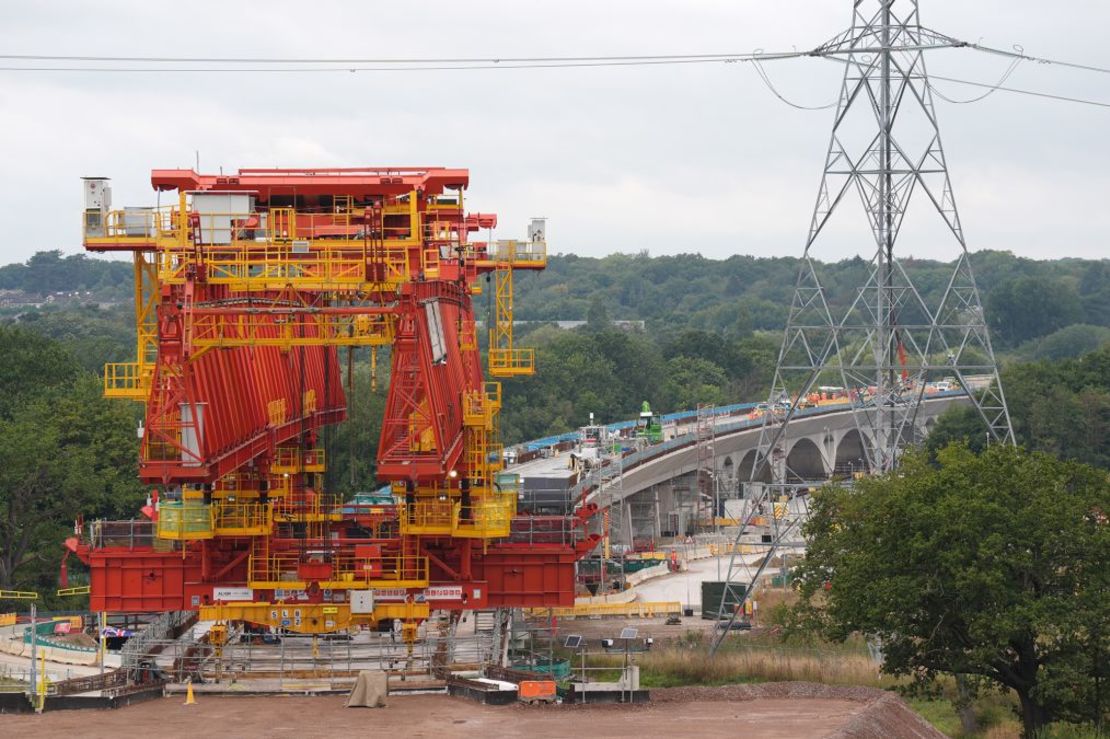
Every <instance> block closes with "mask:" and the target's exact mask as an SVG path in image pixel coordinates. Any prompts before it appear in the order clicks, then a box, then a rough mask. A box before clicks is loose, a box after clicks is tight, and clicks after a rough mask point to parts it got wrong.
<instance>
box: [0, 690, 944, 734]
mask: <svg viewBox="0 0 1110 739" xmlns="http://www.w3.org/2000/svg"><path fill="white" fill-rule="evenodd" d="M652 699H653V700H652V703H650V704H646V705H604V706H602V705H598V706H590V705H587V706H570V705H565V706H564V705H560V706H524V705H519V704H518V705H512V706H504V707H492V706H484V705H480V704H478V703H474V702H471V701H468V700H465V699H463V698H452V697H448V696H445V695H406V696H390V698H389V704H388V706H386V707H385V708H376V709H370V708H346V707H345V706H344V701H345V698H343V697H341V696H317V697H305V696H275V697H230V696H227V697H216V696H209V695H205V696H202V697H201V698H200V699H199V700H198V702H197V703H196V704H195V705H184V702H183V699H182V697H181V696H172V697H167V698H163V699H161V700H154V701H150V702H147V703H140V704H137V705H133V706H130V707H127V708H123V709H119V710H115V711H97V712H95V713H92V712H89V711H55V712H49V713H45V714H42V715H40V716H34V715H19V716H11V715H9V716H0V728H2V729H3V732H4V733H5V734H6V735H8V736H21V737H25V736H27V737H29V736H82V737H90V738H91V737H112V738H113V739H117V738H118V737H121V736H155V735H157V736H163V737H177V736H188V735H196V734H197V733H209V732H214V731H222V732H227V731H231V732H233V733H234V734H235V735H236V736H266V737H297V738H298V739H304V738H306V737H325V736H326V737H329V738H332V737H347V736H351V737H353V736H366V735H368V734H369V735H374V734H379V735H385V736H389V735H397V736H406V737H435V738H436V739H439V738H441V737H455V736H483V735H484V736H505V737H516V736H527V737H534V738H536V739H543V738H545V737H565V736H571V735H573V734H576V733H582V732H586V733H588V734H589V735H590V736H605V737H637V738H641V739H642V738H643V737H649V736H702V737H735V736H758V737H763V738H766V739H779V738H782V739H785V738H786V737H791V738H792V737H922V738H928V739H934V738H936V737H942V736H943V735H942V734H940V733H939V732H937V731H936V730H935V729H933V728H932V727H931V726H930V725H929V724H928V723H926V722H925V721H924V720H923V719H921V718H920V717H918V716H917V715H916V714H915V713H913V711H911V710H910V709H909V708H908V707H907V706H906V705H905V704H904V703H902V701H901V700H900V699H899V698H897V697H896V696H894V695H892V694H889V693H884V692H882V691H878V690H874V689H870V688H837V687H830V686H824V685H815V684H810V683H777V684H776V683H768V684H763V685H737V686H726V687H721V688H669V689H661V690H655V691H652Z"/></svg>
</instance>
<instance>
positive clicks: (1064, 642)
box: [794, 445, 1110, 737]
mask: <svg viewBox="0 0 1110 739" xmlns="http://www.w3.org/2000/svg"><path fill="white" fill-rule="evenodd" d="M1108 512H1110V480H1108V479H1107V476H1106V473H1105V472H1104V471H1101V470H1096V469H1094V468H1092V467H1089V466H1085V465H1080V464H1077V463H1073V462H1064V461H1060V460H1058V459H1056V458H1054V457H1052V456H1050V455H1047V454H1042V453H1031V452H1025V451H1023V450H1021V449H1018V448H1014V447H1009V446H1001V445H997V446H994V447H991V448H990V449H989V450H987V451H986V452H984V453H983V454H982V455H976V454H974V453H973V452H971V451H970V450H968V449H967V448H966V447H961V446H951V447H948V448H946V449H944V450H942V451H941V452H940V453H939V454H938V455H937V463H936V464H933V463H932V462H930V460H929V459H928V457H927V456H926V455H924V454H912V455H908V456H907V457H906V458H905V460H904V463H903V465H902V467H901V469H900V470H899V472H898V473H897V474H891V475H887V476H884V477H877V478H870V479H864V480H860V481H859V482H858V483H857V485H856V486H855V488H841V487H831V486H830V487H828V488H825V489H823V490H821V491H820V492H819V493H818V494H817V495H816V496H815V497H814V501H813V507H812V515H811V518H810V521H809V523H808V524H807V526H806V533H807V535H808V536H809V543H808V546H807V553H806V558H805V560H804V562H803V563H802V564H801V566H800V567H799V571H798V575H799V584H800V590H801V595H802V601H801V602H800V604H799V605H798V606H797V607H796V608H795V610H794V616H795V617H796V618H797V619H798V620H797V621H796V624H799V623H801V624H806V625H808V626H810V627H813V628H816V629H817V630H818V631H819V632H820V633H821V634H822V635H824V636H825V637H826V638H829V639H833V640H843V639H846V638H847V637H849V636H850V635H852V634H855V633H861V634H865V635H867V636H868V637H871V638H878V639H880V640H881V642H882V645H883V655H884V658H883V670H884V671H885V672H887V673H889V674H893V675H910V676H913V677H914V678H915V679H916V681H918V683H919V684H928V683H931V682H932V681H933V680H934V679H935V678H936V677H937V676H938V675H940V674H954V675H963V676H968V677H969V678H970V679H971V680H972V682H973V684H974V682H975V681H980V682H986V683H993V684H995V685H998V686H1003V687H1005V688H1009V689H1012V690H1013V691H1014V692H1015V693H1016V694H1017V696H1018V699H1019V700H1020V704H1021V718H1022V721H1023V723H1024V726H1025V731H1026V735H1027V736H1030V737H1031V736H1033V735H1034V733H1035V732H1036V731H1038V730H1039V729H1040V728H1041V727H1043V726H1044V725H1045V724H1046V723H1048V722H1050V721H1053V720H1057V719H1064V720H1070V721H1092V720H1097V719H1101V718H1102V717H1104V715H1105V713H1106V710H1107V706H1106V699H1105V698H1104V697H1103V696H1102V695H1101V692H1100V681H1101V680H1105V678H1106V676H1107V675H1106V672H1107V660H1108V659H1110V630H1108V629H1107V623H1106V614H1107V613H1110V568H1107V567H1106V563H1107V562H1108V561H1110V525H1108V523H1107V515H1108Z"/></svg>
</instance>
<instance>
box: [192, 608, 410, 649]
mask: <svg viewBox="0 0 1110 739" xmlns="http://www.w3.org/2000/svg"><path fill="white" fill-rule="evenodd" d="M429 613H430V609H429V607H428V604H427V603H409V602H399V603H378V604H375V605H374V610H373V611H372V612H371V613H357V614H356V613H351V606H350V604H349V603H248V602H242V603H225V604H221V605H214V606H201V608H200V619H201V620H202V621H218V622H220V623H227V622H230V621H247V622H249V623H252V624H260V625H262V626H269V627H271V628H275V629H285V630H286V631H291V632H293V633H296V634H331V633H335V632H337V631H345V630H347V629H350V628H351V627H354V626H363V625H365V626H375V625H376V624H377V623H378V622H380V621H383V620H388V621H392V620H393V619H400V620H401V621H403V622H404V627H403V630H402V636H404V638H405V639H406V640H407V639H408V638H409V636H410V635H409V633H408V631H407V629H408V628H409V625H410V624H411V628H412V633H411V638H412V639H413V640H415V638H416V625H417V624H418V623H419V622H420V621H423V620H425V619H427V618H428V614H429Z"/></svg>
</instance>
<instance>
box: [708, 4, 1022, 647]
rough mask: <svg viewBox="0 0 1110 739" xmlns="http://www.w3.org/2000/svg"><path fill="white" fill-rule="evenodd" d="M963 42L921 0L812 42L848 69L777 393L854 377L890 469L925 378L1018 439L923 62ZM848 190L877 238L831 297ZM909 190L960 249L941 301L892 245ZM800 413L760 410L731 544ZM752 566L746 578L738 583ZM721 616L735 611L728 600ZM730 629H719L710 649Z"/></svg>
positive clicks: (858, 417) (872, 463)
mask: <svg viewBox="0 0 1110 739" xmlns="http://www.w3.org/2000/svg"><path fill="white" fill-rule="evenodd" d="M964 45H965V44H964V43H963V42H960V41H957V40H956V39H953V38H951V37H948V36H945V35H943V34H940V33H937V32H935V31H932V30H930V29H928V28H925V27H923V26H922V25H921V22H920V15H919V8H918V0H853V2H852V25H851V27H850V28H849V29H848V30H846V31H844V32H843V33H841V34H840V35H838V36H836V37H835V38H833V39H832V40H830V41H829V42H827V43H825V44H823V45H822V46H819V47H818V48H817V49H815V50H814V51H813V52H812V56H820V57H825V58H828V59H834V60H836V61H838V62H840V63H842V64H843V65H844V78H843V82H842V84H841V88H840V97H839V100H838V102H837V105H836V115H835V117H834V119H833V129H832V136H831V140H830V142H829V148H828V155H827V156H826V158H825V166H824V172H823V175H822V178H821V185H820V188H819V190H818V194H817V204H816V206H815V208H814V212H813V220H812V222H811V224H810V228H809V234H808V237H807V239H806V246H805V252H804V254H803V256H802V261H801V265H800V268H799V272H798V279H797V283H796V285H795V289H794V296H793V299H792V301H791V306H790V312H789V315H788V318H787V323H786V330H785V332H784V334H783V341H782V347H781V349H780V352H779V358H778V364H777V367H776V370H775V377H774V381H773V384H772V387H771V393H770V396H769V403H770V404H771V405H774V404H781V403H782V402H783V401H796V400H797V399H800V398H804V397H806V396H807V395H809V394H810V392H811V391H812V390H813V389H815V388H817V387H818V386H819V385H824V384H829V385H840V386H842V387H844V388H846V389H847V390H848V391H849V393H850V397H851V409H852V414H853V416H854V420H855V425H856V428H857V430H858V431H859V434H860V437H861V444H862V446H863V448H864V452H865V455H866V463H867V466H868V468H869V470H870V471H871V472H873V473H883V472H888V471H890V470H891V469H893V468H894V467H895V466H896V465H897V464H898V460H899V458H900V456H901V454H902V452H903V450H905V449H906V448H907V447H909V446H912V445H914V444H917V443H919V442H920V441H921V438H920V437H921V431H920V430H919V424H918V423H917V422H916V421H917V415H918V411H919V409H920V407H921V403H922V401H923V397H924V392H925V385H926V382H927V381H931V380H935V379H939V378H940V377H942V376H948V375H951V376H954V377H956V378H957V380H958V382H959V385H960V387H961V388H965V389H967V394H968V397H969V398H970V400H971V402H972V403H973V404H974V406H975V408H976V410H977V411H978V413H979V415H980V417H981V418H982V420H983V422H984V425H985V428H986V430H987V431H988V433H989V434H990V436H991V438H992V439H994V440H996V441H999V442H1004V443H1013V441H1014V434H1013V428H1012V426H1011V424H1010V415H1009V411H1008V410H1007V407H1006V400H1005V396H1004V394H1003V392H1002V385H1001V383H1000V381H999V376H998V366H997V363H996V362H995V357H994V351H993V349H992V347H991V342H990V336H989V335H988V332H987V324H986V318H985V316H984V313H983V306H982V302H981V300H980V297H979V291H978V288H977V287H976V285H975V279H974V277H973V275H972V271H971V263H970V261H969V258H968V253H967V243H966V240H965V236H964V231H963V227H962V226H961V223H960V216H959V212H958V210H957V209H956V201H955V198H954V196H953V192H952V183H951V181H950V179H949V176H948V164H947V160H946V159H945V155H944V148H943V147H942V145H941V137H940V127H939V124H938V122H937V115H936V108H935V106H934V102H933V93H932V90H931V88H930V86H929V81H928V77H927V74H926V69H925V58H924V57H925V54H924V52H925V51H927V50H930V49H938V48H947V47H959V46H964ZM852 190H854V191H855V192H856V193H858V195H859V197H860V200H861V201H862V204H863V208H864V211H865V213H866V216H867V220H868V223H869V225H870V229H871V233H872V236H873V237H874V240H875V250H874V253H873V256H872V257H871V260H870V263H869V264H868V267H867V277H866V279H865V280H864V282H863V284H862V285H861V286H860V287H859V288H858V289H857V290H856V292H855V294H854V298H853V300H852V301H851V303H850V305H849V306H848V307H847V309H843V308H841V309H836V308H834V306H832V305H830V302H829V300H828V295H827V293H826V290H825V288H824V287H823V286H822V284H821V280H820V277H819V269H818V265H817V262H816V259H815V258H814V256H813V254H814V245H815V244H816V243H817V242H818V240H819V237H820V236H821V234H822V233H823V232H824V230H825V227H826V226H827V225H828V223H829V220H830V218H831V217H832V216H833V214H834V213H835V212H836V211H837V210H838V209H839V208H840V206H841V205H842V203H843V202H844V201H845V199H846V198H849V197H850V196H849V193H850V192H851V191H852ZM915 193H916V194H917V195H918V197H917V201H919V202H920V201H925V202H927V203H928V204H929V205H930V206H931V207H932V209H933V210H935V212H936V213H937V214H938V215H939V216H940V218H941V219H942V220H943V223H944V224H945V226H946V229H947V231H948V232H950V233H951V235H952V237H954V239H955V242H956V246H957V248H958V252H957V258H956V265H955V269H954V270H953V272H952V274H951V277H950V278H949V280H948V282H947V285H946V287H945V289H944V291H943V293H942V296H941V298H940V301H939V303H938V304H937V305H935V306H933V307H930V306H929V305H927V304H926V302H925V300H924V299H923V298H922V295H921V293H920V292H919V291H918V289H917V287H916V286H915V285H914V283H913V281H912V280H911V279H910V276H909V274H908V273H907V270H906V269H905V268H904V266H903V263H902V262H901V261H900V260H899V256H898V254H897V252H896V249H895V246H896V243H897V240H898V235H899V231H900V229H901V226H902V222H903V219H904V217H905V215H906V211H907V207H908V206H909V203H910V201H911V199H912V198H913V196H914V195H915ZM972 376H979V377H982V376H986V377H989V378H990V383H989V386H986V387H984V388H983V390H982V392H981V393H979V394H976V392H973V391H972V390H970V389H969V388H970V382H969V381H970V378H971V377H972ZM797 413H798V403H797V402H790V403H789V408H788V409H786V410H785V412H784V413H781V414H775V413H771V412H768V413H766V414H765V416H764V422H763V426H762V430H761V433H760V439H759V445H758V448H757V452H756V459H755V462H754V464H753V465H752V467H751V468H747V469H743V470H741V473H742V474H745V475H750V478H749V479H751V480H752V481H753V482H754V481H757V480H770V481H771V483H772V484H770V485H752V486H750V488H751V489H752V492H753V495H752V497H753V498H754V500H752V501H751V504H752V505H751V510H752V512H753V513H752V514H750V515H749V516H748V517H747V518H746V520H745V521H744V522H743V523H742V525H741V526H740V529H739V531H738V533H737V536H736V544H737V545H739V543H740V541H741V537H743V536H744V534H745V533H747V532H748V531H749V529H750V524H751V520H752V518H753V515H754V512H755V511H757V510H772V509H773V506H774V503H775V502H776V501H782V500H784V498H782V496H784V495H786V496H787V498H793V497H794V496H791V495H790V493H791V489H792V487H793V486H791V485H790V484H788V483H789V482H790V480H791V479H792V477H793V479H797V476H796V475H793V476H792V471H791V470H789V469H788V467H787V465H786V463H785V454H784V449H783V444H782V442H783V441H784V440H785V438H786V436H787V434H788V432H789V429H790V425H791V422H792V421H793V420H794V418H795V417H796V414H797ZM804 504H805V501H804V500H803V499H800V498H796V499H794V500H793V501H791V502H790V503H789V504H788V509H786V510H787V513H786V515H785V516H784V520H783V521H782V525H781V526H776V527H775V529H774V532H773V535H772V543H771V546H770V552H769V553H768V555H767V557H766V560H765V561H764V563H763V565H761V566H760V567H759V568H758V570H757V571H756V572H755V573H754V576H753V575H752V574H751V571H750V568H749V567H747V566H746V565H745V564H744V563H743V562H742V561H738V560H737V557H736V556H735V555H733V557H732V560H731V561H730V563H729V570H728V577H727V582H728V583H729V584H728V586H726V590H731V589H732V588H735V593H736V595H738V596H740V595H742V596H743V597H746V596H747V594H748V592H749V591H750V590H751V588H752V586H753V585H754V584H755V581H756V580H757V579H758V577H759V575H760V574H762V571H763V569H764V567H765V566H766V565H767V563H768V562H770V560H771V558H772V557H773V556H774V553H775V550H776V549H777V548H778V547H779V546H780V544H781V545H785V544H786V539H787V538H788V537H797V536H798V528H799V527H800V525H801V523H802V522H803V521H804V518H805V505H804ZM737 549H739V546H737ZM745 574H746V575H747V576H748V577H749V578H750V579H751V581H750V582H747V583H743V584H741V580H740V579H741V578H742V577H744V576H745ZM743 597H741V598H740V600H741V601H742V600H743ZM720 615H721V616H722V617H725V616H727V614H725V613H724V608H723V605H722V609H721V612H720ZM734 619H735V614H733V615H732V620H734ZM730 625H731V620H730ZM727 633H728V631H727V630H725V631H723V632H720V633H719V635H718V637H717V638H716V639H715V640H714V643H713V644H714V646H713V649H714V650H715V649H716V646H717V645H718V644H719V643H720V641H721V640H722V639H723V637H724V635H725V634H727Z"/></svg>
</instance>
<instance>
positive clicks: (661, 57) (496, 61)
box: [0, 51, 810, 73]
mask: <svg viewBox="0 0 1110 739" xmlns="http://www.w3.org/2000/svg"><path fill="white" fill-rule="evenodd" d="M809 55H810V53H809V52H805V51H787V52H774V53H762V52H749V53H742V54H657V55H641V56H583V57H515V58H497V57H491V58H484V59H482V58H467V57H458V58H442V59H432V58H411V59H275V58H254V59H248V58H215V57H213V58H203V57H196V58H186V57H94V56H47V55H27V54H24V55H19V54H0V60H6V61H8V62H15V64H7V65H5V66H0V71H5V72H98V73H100V72H141V73H166V72H170V73H181V72H188V73H211V72H217V73H234V72H239V73H259V72H263V73H289V72H296V73H304V72H315V73H319V72H429V71H452V70H478V69H547V68H552V69H566V68H573V67H635V66H658V65H671V64H728V63H734V62H749V61H752V60H753V59H756V58H759V59H760V60H778V59H796V58H798V57H804V56H809ZM22 62H65V63H66V64H65V65H58V64H48V65H44V64H41V63H40V64H35V65H33V66H32V65H28V64H23V63H22ZM80 62H93V63H95V64H96V65H97V66H92V65H89V64H80ZM75 63H77V64H75ZM105 63H112V64H125V65H141V64H171V65H177V64H190V65H232V66H187V67H186V66H158V67H151V66H145V67H144V66H99V65H103V64H105ZM240 64H263V65H266V66H262V67H243V66H238V65H240ZM340 64H342V65H345V66H316V65H340ZM271 65H273V66H271ZM290 65H299V66H290ZM304 65H312V66H304ZM366 65H370V66H366Z"/></svg>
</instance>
